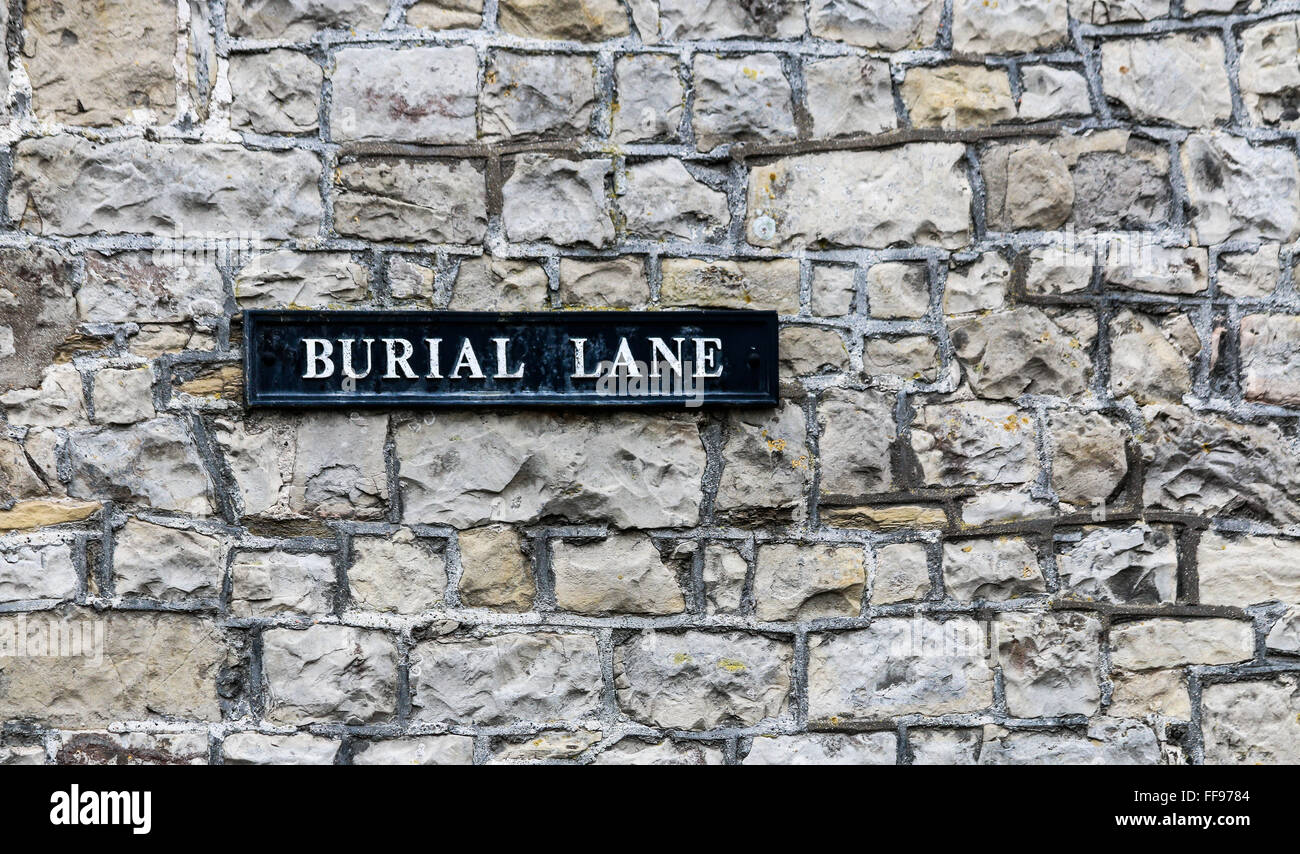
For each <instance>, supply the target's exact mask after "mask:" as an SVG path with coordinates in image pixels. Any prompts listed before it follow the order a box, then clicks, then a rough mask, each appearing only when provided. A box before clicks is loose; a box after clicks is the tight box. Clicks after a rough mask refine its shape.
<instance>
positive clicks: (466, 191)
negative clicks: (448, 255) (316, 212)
mask: <svg viewBox="0 0 1300 854" xmlns="http://www.w3.org/2000/svg"><path fill="white" fill-rule="evenodd" d="M337 182H338V185H339V192H338V196H337V198H336V199H335V201H334V228H335V230H336V231H338V233H339V234H344V235H348V236H351V237H360V238H364V239H366V240H406V241H425V242H433V243H474V242H476V241H478V240H481V239H482V237H483V234H484V232H486V230H487V187H486V184H485V183H484V180H483V173H482V171H481V170H480V167H479V166H478V165H476V164H474V163H473V162H471V161H464V160H458V161H454V162H452V161H438V160H418V161H416V160H398V159H389V158H368V159H364V160H358V161H356V162H353V163H345V164H343V165H342V166H340V167H339V168H338V171H337Z"/></svg>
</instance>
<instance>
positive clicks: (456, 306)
mask: <svg viewBox="0 0 1300 854" xmlns="http://www.w3.org/2000/svg"><path fill="white" fill-rule="evenodd" d="M549 287H550V283H549V281H548V279H547V278H546V270H545V269H543V268H542V267H541V266H540V265H538V264H535V263H533V262H531V261H516V260H513V259H506V258H493V257H490V256H486V255H485V256H481V257H478V258H466V259H465V260H464V261H461V262H460V267H459V268H457V270H456V281H455V283H454V284H453V285H452V292H451V300H450V302H449V303H448V305H447V307H448V308H450V309H452V310H453V311H540V310H542V309H544V308H546V294H547V289H548V288H549Z"/></svg>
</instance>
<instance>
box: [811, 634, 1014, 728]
mask: <svg viewBox="0 0 1300 854" xmlns="http://www.w3.org/2000/svg"><path fill="white" fill-rule="evenodd" d="M808 647H809V654H808V718H809V720H810V721H814V722H817V723H819V724H825V723H828V722H829V723H840V724H842V723H846V722H853V721H872V720H879V719H883V718H888V717H892V716H895V715H909V714H924V715H943V714H952V713H959V712H975V711H979V710H980V709H984V708H987V707H988V706H989V705H991V704H992V702H993V671H992V670H991V669H990V668H989V665H988V661H987V656H986V654H985V645H984V633H983V630H982V629H981V628H980V626H979V624H978V623H976V622H975V621H974V620H972V619H970V618H968V617H954V618H953V619H951V620H948V621H947V622H942V623H941V622H937V621H934V620H930V619H926V618H917V619H914V620H913V619H906V618H902V617H882V618H880V619H878V620H875V621H873V622H872V624H871V626H870V627H869V628H866V629H862V630H860V631H852V632H843V633H839V634H830V635H819V636H816V637H814V638H812V639H811V640H810V641H809V643H808Z"/></svg>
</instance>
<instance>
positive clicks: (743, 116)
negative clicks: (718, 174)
mask: <svg viewBox="0 0 1300 854" xmlns="http://www.w3.org/2000/svg"><path fill="white" fill-rule="evenodd" d="M692 74H693V76H694V78H695V106H694V113H693V116H692V127H693V128H694V129H695V145H696V148H698V149H699V150H700V151H710V150H711V149H713V148H715V147H716V146H718V145H721V144H723V143H727V142H741V141H744V140H779V139H792V138H793V137H794V135H795V127H794V108H793V106H792V103H791V99H792V95H791V92H790V82H789V81H788V80H786V79H785V72H784V71H783V70H782V69H781V60H780V58H779V57H778V56H777V55H776V54H773V53H755V54H750V55H748V56H738V57H730V56H729V57H720V56H712V55H709V54H703V53H701V54H697V55H696V56H695V63H694V65H693V67H692Z"/></svg>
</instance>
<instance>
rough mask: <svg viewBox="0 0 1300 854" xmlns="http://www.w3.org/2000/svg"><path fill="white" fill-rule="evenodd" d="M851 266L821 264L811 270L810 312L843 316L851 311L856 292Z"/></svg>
mask: <svg viewBox="0 0 1300 854" xmlns="http://www.w3.org/2000/svg"><path fill="white" fill-rule="evenodd" d="M856 276H857V274H856V272H855V270H854V268H853V267H844V266H840V265H828V264H821V265H817V266H815V267H813V272H812V313H813V314H816V315H818V316H820V317H843V316H844V315H846V314H849V313H850V312H852V311H853V300H854V295H855V294H856V293H857V284H856V283H855V278H856Z"/></svg>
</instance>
